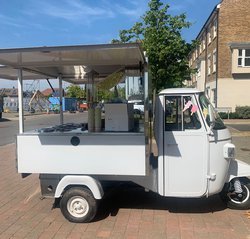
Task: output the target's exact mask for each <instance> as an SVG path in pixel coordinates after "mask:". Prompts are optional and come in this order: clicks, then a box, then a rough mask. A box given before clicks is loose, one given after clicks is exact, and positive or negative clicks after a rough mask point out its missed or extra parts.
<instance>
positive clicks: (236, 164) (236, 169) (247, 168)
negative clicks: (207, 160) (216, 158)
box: [226, 159, 250, 182]
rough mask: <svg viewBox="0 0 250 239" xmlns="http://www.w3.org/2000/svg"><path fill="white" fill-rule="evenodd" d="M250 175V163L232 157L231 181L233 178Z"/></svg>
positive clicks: (229, 173) (229, 175) (229, 171)
mask: <svg viewBox="0 0 250 239" xmlns="http://www.w3.org/2000/svg"><path fill="white" fill-rule="evenodd" d="M241 177H250V165H249V164H247V163H245V162H242V161H240V160H237V159H232V160H231V162H230V165H229V170H228V178H227V180H226V182H230V181H231V180H232V179H233V178H241Z"/></svg>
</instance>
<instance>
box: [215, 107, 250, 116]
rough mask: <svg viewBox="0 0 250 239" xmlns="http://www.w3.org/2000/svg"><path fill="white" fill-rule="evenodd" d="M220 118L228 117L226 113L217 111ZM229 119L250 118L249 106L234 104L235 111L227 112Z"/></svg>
mask: <svg viewBox="0 0 250 239" xmlns="http://www.w3.org/2000/svg"><path fill="white" fill-rule="evenodd" d="M219 115H220V117H221V118H222V119H228V113H225V112H219ZM229 119H250V106H236V108H235V112H230V113H229Z"/></svg>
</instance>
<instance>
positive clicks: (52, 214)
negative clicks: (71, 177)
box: [0, 138, 250, 239]
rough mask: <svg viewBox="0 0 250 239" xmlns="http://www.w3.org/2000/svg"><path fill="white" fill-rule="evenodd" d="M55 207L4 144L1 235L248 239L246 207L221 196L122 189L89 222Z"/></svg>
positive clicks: (249, 227) (0, 184) (0, 165)
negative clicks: (177, 196) (197, 196)
mask: <svg viewBox="0 0 250 239" xmlns="http://www.w3.org/2000/svg"><path fill="white" fill-rule="evenodd" d="M249 139H250V138H249ZM249 139H248V140H249ZM248 142H249V141H248ZM248 147H249V145H248ZM52 205H53V200H52V199H45V200H41V199H40V193H39V179H38V176H37V175H31V176H29V177H28V178H26V179H21V177H20V175H18V174H17V173H16V170H15V147H14V145H13V144H12V145H6V146H2V147H0V238H3V239H6V238H32V239H33V238H114V239H119V238H131V239H132V238H143V239H146V238H150V239H151V238H156V239H157V238H168V239H179V238H181V239H185V238H186V239H192V238H197V239H203V238H204V239H208V238H211V239H223V238H225V239H230V238H233V239H243V238H244V239H250V219H248V218H247V216H246V215H245V213H246V211H235V210H230V209H226V208H225V207H224V204H223V203H222V202H221V201H220V199H219V198H218V196H213V197H211V198H208V199H169V198H168V199H166V198H162V197H160V196H158V195H155V194H152V193H146V192H144V191H142V190H140V189H138V188H133V189H130V190H128V189H123V190H122V189H120V190H117V191H116V192H114V193H112V194H111V195H109V196H108V198H106V199H105V200H103V202H102V203H101V204H100V209H99V213H98V215H97V218H96V220H95V221H94V222H92V223H88V224H73V223H69V222H68V221H66V220H65V219H64V217H63V216H62V214H61V212H60V209H59V208H56V209H53V210H51V207H52Z"/></svg>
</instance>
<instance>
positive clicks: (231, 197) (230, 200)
mask: <svg viewBox="0 0 250 239" xmlns="http://www.w3.org/2000/svg"><path fill="white" fill-rule="evenodd" d="M240 184H241V189H242V192H241V193H237V192H235V189H234V186H233V184H231V182H230V184H229V185H227V186H226V187H225V188H224V190H223V191H222V192H221V194H220V196H221V199H222V200H223V201H224V202H225V203H226V204H227V207H228V208H231V209H238V210H248V209H249V208H250V184H247V183H243V182H241V181H240Z"/></svg>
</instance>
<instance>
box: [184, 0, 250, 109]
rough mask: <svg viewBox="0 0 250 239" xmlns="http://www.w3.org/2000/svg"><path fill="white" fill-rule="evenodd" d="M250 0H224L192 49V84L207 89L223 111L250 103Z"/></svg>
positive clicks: (213, 100) (213, 13)
mask: <svg viewBox="0 0 250 239" xmlns="http://www.w3.org/2000/svg"><path fill="white" fill-rule="evenodd" d="M249 6H250V0H222V1H221V2H220V3H219V4H218V5H217V6H215V8H214V9H213V11H212V13H211V14H210V16H209V17H208V19H207V21H206V23H205V24H204V26H203V27H202V29H201V31H200V33H199V34H198V36H197V38H196V40H197V42H198V45H197V47H196V49H195V50H193V51H192V52H191V53H190V56H189V64H190V67H192V68H193V69H196V73H195V74H193V75H192V76H191V80H190V81H189V82H187V85H188V86H193V87H196V88H198V89H200V90H205V91H206V92H207V95H208V96H209V97H210V100H211V102H212V103H213V104H214V106H215V107H216V108H218V110H219V111H225V110H229V111H234V110H235V107H236V106H246V105H248V106H250V7H249Z"/></svg>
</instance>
